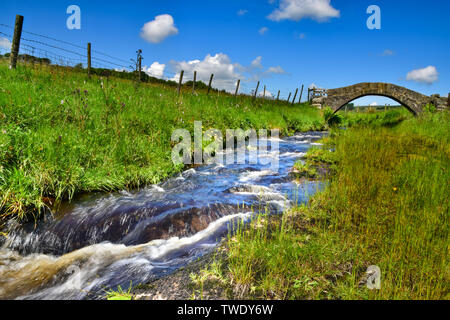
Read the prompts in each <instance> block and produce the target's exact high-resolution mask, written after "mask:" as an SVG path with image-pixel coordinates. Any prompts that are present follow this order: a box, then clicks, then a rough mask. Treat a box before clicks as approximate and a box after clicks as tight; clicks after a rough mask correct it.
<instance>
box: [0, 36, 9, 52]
mask: <svg viewBox="0 0 450 320" xmlns="http://www.w3.org/2000/svg"><path fill="white" fill-rule="evenodd" d="M0 48H2V49H8V50H11V41H9V40H8V39H6V38H0Z"/></svg>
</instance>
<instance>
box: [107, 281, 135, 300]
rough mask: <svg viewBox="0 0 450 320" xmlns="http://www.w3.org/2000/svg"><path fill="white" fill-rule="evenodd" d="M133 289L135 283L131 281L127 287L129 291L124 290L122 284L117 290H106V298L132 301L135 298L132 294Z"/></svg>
mask: <svg viewBox="0 0 450 320" xmlns="http://www.w3.org/2000/svg"><path fill="white" fill-rule="evenodd" d="M132 290H133V284H132V283H130V287H129V288H128V289H127V291H124V290H123V289H122V287H121V286H118V288H117V290H116V291H115V290H109V291H107V292H106V296H105V297H106V300H109V301H118V300H120V301H130V300H133V299H134V297H133V295H132V294H131V291H132Z"/></svg>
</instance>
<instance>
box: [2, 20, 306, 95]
mask: <svg viewBox="0 0 450 320" xmlns="http://www.w3.org/2000/svg"><path fill="white" fill-rule="evenodd" d="M0 26H1V27H5V28H8V29H12V30H14V27H12V26H9V25H6V24H3V23H0ZM22 32H23V33H24V34H28V35H32V36H35V37H40V38H43V39H47V40H51V41H54V42H57V43H60V44H64V45H68V46H71V47H73V48H77V49H82V50H87V47H85V46H80V45H77V44H74V43H71V42H68V41H64V40H59V39H56V38H54V37H50V36H46V35H42V34H38V33H34V32H29V31H26V30H23V31H22ZM0 34H1V35H3V36H6V37H7V38H8V40H12V38H13V36H12V35H11V34H9V33H5V32H1V31H0ZM21 40H23V41H24V42H25V43H22V44H21V47H22V46H23V47H24V48H23V51H25V52H26V53H28V54H30V55H31V56H34V55H35V54H36V52H37V53H38V56H39V57H41V58H42V57H45V58H47V59H49V60H50V61H51V62H53V63H55V62H59V63H60V64H62V65H66V66H75V65H77V64H81V65H83V66H86V65H87V59H88V56H87V54H84V53H80V52H76V51H74V50H71V49H67V48H64V47H62V46H58V45H55V44H50V43H47V42H44V41H40V40H36V39H31V38H28V37H22V38H21ZM36 45H39V46H44V47H48V48H52V49H55V50H58V51H62V52H65V53H66V54H71V55H74V56H75V57H69V56H67V55H63V54H58V53H55V52H52V51H49V50H47V49H43V48H42V47H38V46H36ZM21 49H22V48H21ZM85 52H86V51H85ZM86 53H87V52H86ZM92 53H94V54H95V55H92V56H91V61H92V67H93V68H99V69H110V68H111V67H110V66H115V67H119V68H121V70H123V71H126V70H132V71H135V67H134V66H130V65H129V64H130V63H132V64H133V63H134V62H133V60H132V59H130V61H126V60H124V59H121V58H117V57H114V56H112V55H110V54H107V53H104V52H101V51H98V50H92ZM99 55H100V56H103V57H107V58H109V59H112V60H115V61H120V62H122V63H126V64H127V65H126V66H125V65H123V64H120V63H117V62H113V61H110V60H107V59H104V58H101V57H99ZM56 64H57V63H56ZM114 70H116V71H119V70H118V69H117V68H114ZM142 72H144V73H145V74H147V75H148V76H150V77H154V78H158V79H161V80H166V81H174V82H178V81H179V77H180V72H181V71H175V72H171V71H167V70H164V71H162V72H155V71H152V70H151V69H150V68H148V67H147V68H146V67H144V68H143V70H142ZM209 79H210V78H209V76H208V77H206V76H205V75H204V74H203V76H199V74H198V73H197V78H196V81H197V82H202V83H204V84H206V85H208V83H209ZM193 80H194V71H187V72H186V71H185V72H184V75H183V84H185V83H188V82H191V81H193ZM237 82H238V79H221V78H214V79H213V83H212V88H213V89H215V90H226V91H228V92H232V93H234V92H235V88H236V85H237ZM256 83H257V81H256V80H250V79H241V81H240V85H239V91H238V94H241V95H254V93H255V90H256ZM263 87H264V86H263V84H262V83H260V87H259V88H258V92H257V95H258V96H262V95H263V92H264V89H263ZM294 91H295V90H294ZM293 94H294V93H293V92H291V98H293ZM277 96H278V90H276V91H275V92H272V91H270V90H269V88H267V87H266V98H269V97H270V98H272V99H276V97H277ZM288 97H289V93H288V92H280V100H287V99H288ZM297 99H298V96H297ZM291 101H292V100H291Z"/></svg>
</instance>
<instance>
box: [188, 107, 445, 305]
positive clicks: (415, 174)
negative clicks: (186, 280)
mask: <svg viewBox="0 0 450 320" xmlns="http://www.w3.org/2000/svg"><path fill="white" fill-rule="evenodd" d="M449 120H450V117H449V114H448V113H445V114H435V115H429V114H428V115H426V116H424V117H421V118H417V119H409V120H407V121H404V122H403V123H401V124H399V125H397V126H394V127H390V128H386V127H382V126H381V127H380V126H364V127H354V128H351V129H349V130H345V131H338V132H333V133H332V134H331V138H330V139H328V140H327V141H326V142H327V145H326V146H325V149H335V152H334V153H333V155H329V156H328V157H325V158H326V159H328V160H330V161H329V162H335V163H336V164H335V166H336V170H333V172H334V175H333V176H332V177H331V179H330V180H329V183H328V186H327V187H326V189H325V190H324V191H323V192H321V193H320V194H317V195H316V196H315V197H314V198H313V199H312V200H311V201H310V203H309V204H308V206H302V207H298V208H295V209H294V210H292V211H291V212H288V213H286V214H285V215H284V216H283V217H282V218H281V217H280V218H269V217H267V216H260V217H258V219H257V220H256V221H255V222H254V223H252V224H251V227H250V228H242V229H241V230H240V231H239V232H238V233H237V234H236V235H235V236H233V237H232V238H230V239H229V241H228V242H227V244H226V246H225V249H226V258H225V259H220V260H218V261H216V262H215V263H214V264H212V265H211V266H210V267H208V268H206V269H205V270H203V271H202V272H201V275H200V276H198V277H197V278H198V279H201V280H202V281H200V282H201V283H199V285H200V284H201V285H203V284H204V282H205V281H212V282H213V283H215V284H216V285H220V286H225V287H228V288H229V289H230V291H231V292H232V297H234V298H242V297H245V298H269V299H449V298H450V296H449V289H450V288H449V283H450V274H449V259H448V256H449V221H450V220H449V218H450V216H449V202H448V195H449V194H450V186H449V181H450V171H449V169H450V147H449V142H450V122H449ZM311 154H312V156H311V157H310V161H312V162H313V161H314V159H320V158H321V157H317V154H318V152H312V153H311ZM322 158H323V157H322ZM370 265H377V266H379V267H380V269H381V290H369V289H368V288H367V287H366V286H365V285H364V277H365V272H366V270H367V268H368V266H370ZM208 279H209V280H208Z"/></svg>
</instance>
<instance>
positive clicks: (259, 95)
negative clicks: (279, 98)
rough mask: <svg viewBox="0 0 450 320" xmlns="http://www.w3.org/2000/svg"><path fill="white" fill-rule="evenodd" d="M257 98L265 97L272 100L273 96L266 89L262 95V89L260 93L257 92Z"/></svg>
mask: <svg viewBox="0 0 450 320" xmlns="http://www.w3.org/2000/svg"><path fill="white" fill-rule="evenodd" d="M258 97H265V98H273V94H272V93H271V92H270V91H269V90H267V89H266V95H264V89H263V90H262V91H259V92H258Z"/></svg>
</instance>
